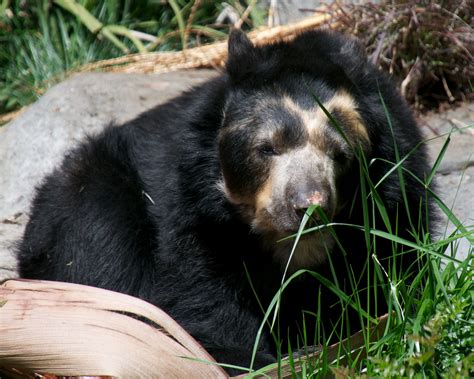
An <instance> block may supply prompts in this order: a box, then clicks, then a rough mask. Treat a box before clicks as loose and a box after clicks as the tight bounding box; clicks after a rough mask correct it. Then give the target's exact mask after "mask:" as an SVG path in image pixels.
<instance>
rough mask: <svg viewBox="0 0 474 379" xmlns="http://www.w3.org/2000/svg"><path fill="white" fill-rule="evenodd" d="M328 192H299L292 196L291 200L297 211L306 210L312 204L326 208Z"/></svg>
mask: <svg viewBox="0 0 474 379" xmlns="http://www.w3.org/2000/svg"><path fill="white" fill-rule="evenodd" d="M327 197H328V196H327V194H326V193H324V192H321V191H312V192H297V193H295V194H293V195H292V196H291V199H290V202H291V205H292V207H293V209H294V210H295V211H301V210H303V211H304V210H305V209H306V208H308V207H309V206H311V205H319V206H320V207H321V208H323V209H324V208H326V205H327V202H328V199H327Z"/></svg>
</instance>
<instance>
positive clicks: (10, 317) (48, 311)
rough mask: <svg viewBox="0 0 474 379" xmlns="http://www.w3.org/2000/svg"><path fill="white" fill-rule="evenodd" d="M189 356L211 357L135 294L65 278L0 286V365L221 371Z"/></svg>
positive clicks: (142, 372)
mask: <svg viewBox="0 0 474 379" xmlns="http://www.w3.org/2000/svg"><path fill="white" fill-rule="evenodd" d="M187 358H190V359H187ZM196 359H197V360H201V361H207V362H214V363H215V361H214V359H213V358H212V357H211V356H210V355H209V353H207V351H206V350H204V348H203V347H202V346H201V345H199V344H198V343H197V342H196V341H195V340H194V339H193V338H192V337H191V336H190V335H189V334H188V333H187V332H186V331H184V329H182V328H181V326H179V325H178V324H177V323H176V322H175V321H174V320H173V319H172V318H171V317H169V316H168V315H167V314H166V313H165V312H163V311H162V310H160V309H159V308H157V307H154V306H153V305H151V304H148V303H146V302H144V301H142V300H140V299H137V298H134V297H131V296H127V295H123V294H120V293H116V292H112V291H107V290H103V289H99V288H93V287H88V286H82V285H78V284H70V283H58V282H47V281H28V280H10V281H7V282H5V283H4V284H3V285H2V286H0V368H1V367H9V368H12V367H13V368H15V369H16V370H18V371H17V372H21V373H26V374H28V373H30V374H31V373H42V374H49V375H54V376H115V377H157V376H158V377H163V378H225V377H227V376H226V374H225V373H224V371H223V370H222V369H221V368H220V367H219V366H216V365H215V364H205V363H202V362H199V361H197V360H196ZM10 373H11V371H10Z"/></svg>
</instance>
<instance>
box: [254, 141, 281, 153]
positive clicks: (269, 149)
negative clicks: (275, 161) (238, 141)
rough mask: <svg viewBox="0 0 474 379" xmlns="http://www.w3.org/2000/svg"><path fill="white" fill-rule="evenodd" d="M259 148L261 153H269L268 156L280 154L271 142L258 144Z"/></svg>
mask: <svg viewBox="0 0 474 379" xmlns="http://www.w3.org/2000/svg"><path fill="white" fill-rule="evenodd" d="M257 150H258V151H259V153H260V154H263V155H268V156H271V155H278V152H277V151H276V149H275V148H274V147H273V146H272V145H270V144H269V143H264V144H261V145H259V146H257Z"/></svg>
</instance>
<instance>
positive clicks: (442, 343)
mask: <svg viewBox="0 0 474 379" xmlns="http://www.w3.org/2000/svg"><path fill="white" fill-rule="evenodd" d="M320 106H322V104H320ZM386 113H387V114H388V112H387V110H386ZM327 115H328V117H329V118H330V119H331V121H332V122H334V123H335V125H334V126H335V127H336V128H338V130H340V131H341V133H342V129H340V128H339V127H338V125H337V123H336V122H335V120H333V119H332V117H331V115H330V114H327ZM387 118H388V120H390V119H389V117H388V116H387ZM388 124H389V125H391V124H390V121H389V122H388ZM449 140H450V139H449V138H448V139H447V141H446V143H445V145H444V146H443V147H442V149H441V151H440V153H439V157H438V159H436V161H435V164H434V166H433V169H432V172H431V173H430V174H429V175H428V176H427V178H426V179H425V180H424V181H422V180H421V179H418V180H419V181H421V182H422V183H423V185H424V187H425V188H426V190H427V195H428V196H430V197H432V198H433V201H434V203H435V204H436V205H437V208H438V213H441V214H442V215H443V216H444V217H442V218H443V219H445V220H447V221H445V222H446V225H444V224H443V223H442V224H441V225H439V227H438V228H437V229H438V230H439V231H441V233H442V232H443V229H444V234H442V235H439V236H431V235H429V234H428V233H427V232H426V231H427V230H428V228H427V226H426V225H414V224H413V223H412V225H411V229H412V230H411V235H412V238H411V239H410V240H407V239H405V238H402V237H400V236H399V235H398V232H397V225H396V223H393V220H390V218H389V217H388V211H387V209H386V207H385V205H384V204H383V202H382V201H381V197H380V196H379V195H378V193H377V190H378V188H379V186H380V184H381V182H382V181H383V180H384V179H386V178H387V176H388V175H386V176H384V178H383V179H382V180H381V181H380V182H378V183H372V182H371V180H370V178H369V176H368V168H369V166H370V165H371V164H373V163H374V161H372V162H366V160H365V158H364V156H363V154H361V153H360V152H357V157H358V159H359V162H360V167H361V170H360V178H361V180H360V188H361V192H360V195H359V197H358V199H357V200H356V201H362V202H363V203H365V205H364V206H363V209H364V213H365V214H364V220H365V221H364V225H344V226H346V227H347V226H350V227H352V228H356V229H357V230H359V231H360V233H365V236H366V242H367V265H368V267H367V270H366V272H365V273H364V274H363V275H372V277H370V278H369V282H371V283H373V285H374V288H376V287H377V286H378V287H381V288H383V291H382V292H383V294H384V296H385V299H384V301H386V302H387V304H388V309H389V314H388V315H389V316H388V321H387V326H386V328H385V330H384V331H383V333H382V335H381V336H380V337H379V338H378V339H377V340H375V341H374V340H370V338H369V336H368V334H369V333H368V330H369V328H370V327H371V326H374V325H376V324H377V320H374V319H373V318H372V317H371V316H370V315H369V314H373V311H374V310H370V309H365V308H364V306H362V305H361V303H362V301H361V299H360V296H375V297H376V296H380V292H379V293H377V291H373V293H369V294H368V293H366V292H364V294H363V293H362V292H361V291H359V290H358V289H357V282H358V279H359V278H358V276H357V274H356V273H354V272H352V270H351V267H350V266H349V265H346V269H347V270H349V272H350V273H351V274H352V278H353V281H352V283H351V285H352V290H353V292H352V294H347V293H345V292H344V291H343V290H342V289H341V288H340V286H339V284H338V282H337V275H336V274H335V270H333V272H334V274H333V277H332V278H325V277H322V276H321V275H320V274H318V273H317V272H311V271H305V270H300V271H298V272H296V273H294V274H293V275H291V276H290V277H289V278H287V279H286V280H285V281H284V283H283V284H282V287H281V289H280V291H279V292H278V293H277V294H275V297H274V299H273V301H272V302H271V304H270V306H269V308H268V309H267V310H266V312H265V316H264V320H263V321H262V324H261V328H260V331H259V334H258V336H257V340H256V343H255V347H254V354H255V353H256V351H257V346H258V339H259V338H260V334H261V333H262V331H263V329H264V328H265V327H266V325H267V324H270V325H272V326H274V325H275V322H276V321H275V320H276V319H277V316H276V315H277V312H278V307H279V302H280V297H281V293H282V292H284V291H285V288H286V287H287V286H288V285H289V283H291V281H292V280H295V278H297V277H298V276H300V275H302V274H303V273H307V274H309V275H312V276H314V277H316V278H317V279H318V280H319V281H320V282H321V283H322V284H323V285H325V286H326V287H328V288H329V289H330V290H331V291H332V292H334V293H335V294H337V295H338V297H339V301H340V303H341V304H342V305H343V308H344V309H346V308H349V307H352V308H354V309H356V310H357V311H358V314H359V315H360V329H361V330H362V331H363V332H364V344H363V348H362V349H359V350H357V351H356V352H355V353H352V354H350V353H348V351H347V346H345V345H340V346H339V347H338V349H337V351H336V354H335V355H334V351H331V349H330V346H329V343H328V342H327V340H328V339H327V338H326V339H325V338H322V333H321V332H320V330H321V328H322V326H321V325H318V323H319V322H320V320H319V318H318V315H317V314H316V315H313V316H314V318H313V319H311V322H316V324H317V325H318V326H317V328H316V334H317V335H316V336H308V335H307V332H306V328H303V331H302V332H301V334H302V338H301V339H302V341H303V342H305V341H314V340H315V341H317V344H318V345H320V347H319V348H320V349H321V352H320V354H319V355H318V356H317V357H316V358H312V359H305V358H304V354H303V357H300V359H295V358H293V357H289V358H287V359H284V358H283V357H281V354H280V360H279V362H278V363H277V364H275V365H272V366H269V367H267V368H263V369H260V370H258V371H256V372H251V373H249V374H248V375H247V376H248V377H249V378H252V377H258V376H259V375H261V374H265V373H266V372H267V373H268V372H269V370H271V369H273V372H272V373H273V375H272V377H275V376H274V374H275V369H276V372H277V373H279V374H278V376H282V377H292V378H319V377H326V376H327V375H336V377H339V378H346V377H351V378H372V377H384V378H402V377H407V378H436V377H443V378H469V377H473V375H474V352H473V350H474V349H473V347H474V317H473V310H472V307H473V299H474V282H473V278H474V255H473V248H472V246H473V242H474V225H463V224H462V223H461V222H460V221H459V220H458V219H457V218H456V216H455V215H454V214H453V213H452V212H451V210H450V209H449V207H448V206H446V205H445V204H444V203H443V202H442V201H441V200H440V199H439V198H438V197H437V196H436V194H435V193H433V192H431V190H430V189H429V188H430V184H431V182H432V180H433V178H434V176H435V172H436V169H437V168H438V166H439V163H440V162H441V160H442V158H443V156H444V153H445V151H446V148H447V145H448V144H449ZM405 159H406V157H400V156H398V154H396V161H395V162H392V163H391V164H392V166H393V168H392V169H391V170H390V172H394V173H396V174H397V175H398V177H399V181H400V186H401V190H402V193H405V195H404V199H405V200H406V192H407V191H408V190H409V189H408V188H406V179H405V178H406V177H407V176H408V175H413V174H412V173H410V172H408V171H407V170H406V169H405V168H404V167H403V165H402V163H403V162H404V161H405ZM370 210H372V213H371V212H370ZM408 211H409V212H411V213H412V216H414V215H415V213H414V212H424V211H426V209H422V207H420V209H408ZM314 212H320V210H319V209H318V208H317V207H315V206H312V207H310V208H309V209H308V210H307V212H306V217H304V219H303V221H302V223H301V227H300V230H299V231H298V233H297V235H295V236H292V237H290V238H294V239H295V242H294V243H295V245H296V244H297V243H298V239H299V238H300V236H301V235H303V234H305V233H316V232H318V230H321V229H326V228H328V229H329V230H331V233H333V235H334V237H335V238H336V239H337V231H338V228H339V227H340V226H342V225H341V224H337V223H331V222H329V220H327V219H326V220H325V222H324V223H323V224H322V225H319V226H316V227H311V228H307V227H306V222H307V220H308V219H309V218H310V217H311V214H312V213H314ZM376 213H378V215H379V216H380V218H381V219H382V220H383V222H382V225H375V224H374V223H375V219H376V218H377V217H375V215H376ZM320 216H321V217H323V220H324V214H321V213H320ZM413 219H415V218H414V217H413ZM448 222H449V223H451V225H453V226H455V230H454V231H453V232H451V233H450V234H447V233H446V230H447V228H446V226H447V223H448ZM380 238H381V239H385V240H388V241H390V242H391V243H392V246H393V252H392V257H390V260H391V264H390V265H388V269H386V268H384V266H382V265H381V264H380V262H379V257H378V255H377V239H380ZM463 239H464V240H466V241H467V242H468V245H469V246H470V248H469V251H467V252H464V253H465V254H466V253H467V258H466V259H464V260H459V259H457V252H458V245H459V242H460V241H461V240H463ZM337 243H339V242H338V240H337ZM400 247H403V253H401V252H400V251H401V249H400ZM406 253H416V254H417V256H418V260H417V261H416V262H415V263H414V264H413V265H412V267H411V273H412V275H411V277H410V278H408V277H407V276H408V273H407V272H405V271H403V272H401V271H399V270H398V269H397V260H399V259H400V257H401V254H406ZM328 257H329V260H330V255H329V254H328ZM339 269H340V268H339ZM309 319H310V318H308V320H309ZM345 322H346V320H345V315H344V312H343V313H342V314H341V319H340V320H339V323H338V324H337V325H335V326H334V329H333V331H332V333H333V334H334V335H335V336H337V338H338V340H343V339H344V338H347V337H349V336H348V335H343V334H341V333H340V331H341V330H342V329H341V328H342V326H343V325H344V323H345ZM352 332H355V330H352ZM313 337H314V338H313ZM274 338H275V340H276V341H277V342H278V341H279V334H278V333H275V334H274ZM288 351H289V352H290V353H291V352H292V351H300V352H301V351H303V352H304V351H311V347H310V346H308V344H307V343H304V344H303V345H302V346H288ZM284 367H286V368H289V370H290V374H289V376H288V374H286V376H285V375H283V373H284V371H283V370H282V369H283V368H284Z"/></svg>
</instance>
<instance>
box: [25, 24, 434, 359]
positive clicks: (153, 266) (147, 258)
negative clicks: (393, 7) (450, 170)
mask: <svg viewBox="0 0 474 379" xmlns="http://www.w3.org/2000/svg"><path fill="white" fill-rule="evenodd" d="M275 86H277V87H278V88H283V89H285V90H288V91H289V92H290V93H293V94H296V95H299V94H301V97H302V98H306V99H308V98H309V99H311V97H308V95H307V93H308V92H310V91H314V92H315V94H316V95H317V96H318V97H319V98H320V99H322V101H323V100H324V99H325V98H328V97H330V96H331V94H332V93H333V92H334V90H337V89H340V88H344V89H345V90H346V91H347V92H348V93H350V94H351V95H352V96H353V97H354V98H355V99H356V101H357V109H358V111H359V113H360V114H361V116H362V118H363V122H364V123H365V125H366V127H367V129H368V133H369V137H370V140H371V153H370V155H368V156H367V160H368V161H370V160H371V159H372V158H374V157H377V158H383V159H387V160H389V161H392V162H394V161H395V146H394V143H393V138H392V133H391V131H390V128H389V127H388V124H387V119H386V115H385V113H384V110H383V107H382V105H381V101H380V96H382V97H383V99H384V101H385V103H386V105H387V108H388V112H389V114H390V115H391V118H392V124H393V134H394V136H395V141H396V147H397V148H398V150H399V154H400V156H401V157H404V156H405V155H406V154H407V153H409V152H410V151H411V150H412V149H414V148H415V146H416V145H417V144H418V143H419V142H420V141H421V135H420V132H419V129H418V128H417V126H416V124H415V122H414V120H413V118H412V116H411V114H410V112H409V110H408V108H407V106H406V105H405V103H404V101H403V100H402V99H401V98H400V96H399V94H398V93H397V91H396V90H395V88H394V86H393V85H392V84H391V83H390V81H389V79H388V78H387V76H386V75H384V74H382V73H380V72H378V71H377V70H376V69H375V68H374V67H372V66H371V65H370V64H368V63H367V62H366V57H365V55H364V53H363V49H362V48H361V47H360V46H359V45H358V44H357V43H356V42H354V41H352V40H348V39H347V38H345V37H342V36H339V35H335V34H331V33H327V32H319V31H315V32H308V33H305V34H303V35H301V36H299V37H297V38H296V40H294V41H293V42H289V43H284V42H282V43H277V44H273V45H269V46H264V47H261V48H257V47H253V46H252V45H251V44H250V42H249V41H248V40H247V38H246V37H245V36H244V35H242V34H241V33H238V32H234V33H233V35H232V36H231V42H230V56H229V61H228V65H227V73H225V74H223V75H221V76H219V77H218V78H216V79H213V80H211V81H209V82H207V83H205V84H203V85H201V86H199V87H197V88H195V89H193V90H192V91H190V92H188V93H185V94H183V95H182V96H180V97H178V98H176V99H174V100H172V101H170V102H168V103H166V104H164V105H161V106H158V107H157V108H155V109H153V110H151V111H149V112H146V113H144V114H142V115H141V116H139V117H138V118H137V119H135V120H133V121H130V122H128V123H126V124H125V125H123V126H121V127H111V128H108V129H107V130H106V131H104V132H103V133H102V134H101V135H99V136H97V137H93V138H90V139H89V140H88V141H86V142H85V143H83V144H82V145H81V146H80V147H79V148H77V149H76V150H74V151H72V152H71V153H70V154H69V155H68V156H67V157H66V159H65V160H64V163H63V164H62V166H61V167H60V168H59V169H58V170H56V171H55V172H53V173H52V174H51V175H50V176H48V177H47V178H46V180H45V181H44V183H43V184H42V185H41V186H40V187H39V188H38V191H37V196H36V198H35V200H34V203H33V205H32V209H31V218H30V221H29V223H28V225H27V228H26V231H25V234H24V238H23V240H22V241H21V243H20V245H19V251H18V258H19V267H20V274H21V276H22V277H24V278H40V279H49V280H58V281H68V282H75V283H83V284H87V285H92V286H97V287H102V288H107V289H111V290H115V291H119V292H123V293H127V294H130V295H134V296H137V297H140V298H142V299H145V300H147V301H149V302H151V303H153V304H156V305H157V306H159V307H160V308H162V309H163V310H165V311H166V312H167V313H168V314H169V315H171V316H172V317H173V318H174V319H175V320H176V321H177V322H179V323H180V324H181V325H182V326H183V327H184V328H185V329H186V330H187V331H188V332H189V333H191V334H192V335H193V336H194V337H195V338H196V339H197V340H198V341H200V342H201V343H202V344H203V345H204V346H205V348H206V349H208V351H209V352H210V353H211V354H213V356H214V357H215V358H216V359H217V360H218V361H220V362H226V363H232V364H237V365H241V366H248V365H249V362H250V356H251V351H252V347H253V343H254V340H255V337H256V332H257V329H258V327H259V326H260V323H261V321H262V316H263V314H262V311H261V309H260V307H259V305H258V303H257V301H256V300H255V296H254V294H253V292H252V290H251V288H250V286H249V283H248V279H247V274H246V270H247V271H248V275H249V276H250V277H251V279H252V282H253V285H254V287H255V290H256V291H257V293H258V296H259V299H260V301H261V302H262V304H263V306H264V307H265V306H267V305H268V303H269V301H270V300H271V298H272V296H273V295H274V294H275V293H276V292H277V290H278V288H279V284H280V281H281V277H282V269H281V265H280V264H278V263H276V262H274V261H273V259H272V256H271V253H270V252H269V251H267V250H265V249H263V248H262V243H261V241H260V239H261V237H260V235H259V234H258V233H255V232H253V231H252V229H251V228H250V226H249V225H248V222H247V221H246V220H245V218H243V217H242V213H241V209H239V207H238V206H235V205H233V204H231V203H230V202H229V201H228V200H227V199H226V197H225V195H224V194H223V192H222V191H221V190H220V189H219V188H218V186H217V183H218V182H219V181H220V180H222V173H221V168H222V165H221V162H220V154H222V153H220V152H219V146H218V144H219V141H218V135H219V132H220V130H221V128H223V127H225V125H226V123H228V120H227V119H226V120H224V117H226V118H231V119H232V118H238V117H240V115H239V114H238V113H239V112H243V111H242V109H245V106H246V104H245V102H246V98H248V97H247V95H248V94H255V92H256V91H263V92H265V90H270V91H271V90H272V88H273V87H275ZM304 94H306V95H304ZM296 97H298V96H296ZM226 107H227V108H226ZM225 110H227V111H225ZM223 124H224V126H223ZM250 138H251V132H249V131H247V132H243V133H241V135H240V136H239V137H238V138H236V139H234V140H232V141H228V142H229V143H231V144H232V145H233V148H236V147H239V146H240V147H241V149H240V147H239V148H238V149H237V150H236V151H240V152H241V153H240V154H235V155H232V157H231V158H227V161H226V164H228V165H239V164H240V163H242V164H243V163H244V162H245V160H246V159H247V156H248V154H247V153H246V149H247V147H248V144H249V143H250V141H249V140H248V139H250ZM229 159H230V162H229ZM352 165H353V166H352V168H351V169H350V170H348V171H347V173H346V174H345V175H344V176H343V177H342V178H341V179H340V182H339V188H340V191H341V196H347V197H348V198H353V197H354V193H357V188H358V186H359V183H360V179H359V170H358V168H357V162H353V163H352ZM390 167H391V166H389V165H387V164H384V163H383V162H381V161H376V162H375V163H374V164H372V165H371V178H372V179H373V182H374V183H375V182H377V181H378V179H380V178H381V177H382V176H383V175H384V173H385V172H386V171H387V170H388V169H389V168H390ZM404 167H405V168H406V169H408V170H410V171H411V172H413V173H414V174H415V175H416V176H418V177H420V178H423V177H424V175H425V173H426V172H427V170H428V167H427V159H426V155H425V152H424V150H423V148H422V147H421V148H419V149H418V150H416V151H415V152H414V153H413V154H412V156H411V157H410V158H409V159H407V161H406V162H405V164H404ZM234 171H235V172H236V174H235V177H233V181H234V182H236V184H235V185H239V184H240V185H242V186H244V187H245V186H246V185H247V188H249V187H248V186H251V184H249V183H247V184H246V181H248V182H252V181H253V180H256V179H255V175H257V176H258V172H257V173H254V172H252V173H251V174H249V172H246V171H245V170H243V169H241V170H240V171H239V170H234ZM242 178H244V179H242ZM405 180H406V182H407V188H408V189H409V192H408V201H409V208H410V209H411V210H412V211H413V212H412V223H414V225H418V224H419V223H420V224H422V225H425V222H426V221H427V220H425V217H424V216H422V217H421V219H420V218H419V217H418V211H417V210H418V208H419V204H420V201H421V202H422V204H425V200H424V196H425V192H424V189H423V186H422V185H420V184H419V183H418V182H417V181H415V180H413V178H411V176H409V175H405ZM255 185H256V184H255ZM379 193H380V195H381V197H382V199H383V201H384V202H385V204H386V206H387V207H388V212H389V217H390V218H391V220H392V221H394V220H395V218H396V217H398V229H399V234H400V235H401V236H403V237H405V238H408V239H411V237H410V234H409V233H408V232H407V230H408V229H409V220H408V216H407V212H406V209H405V206H404V205H403V199H402V195H401V191H400V185H399V179H398V175H397V173H396V172H395V173H394V174H392V175H391V176H390V177H389V178H388V179H387V180H385V181H384V182H383V184H382V185H381V187H380V188H379ZM356 199H357V202H356V204H355V205H352V203H351V202H349V203H348V204H347V207H346V208H345V209H343V210H342V211H341V212H340V213H339V214H338V216H337V217H336V219H335V221H338V222H349V223H355V224H363V219H362V208H361V205H360V196H356ZM397 212H398V216H396V214H397ZM378 226H379V228H380V229H384V227H383V224H382V223H381V222H379V224H378ZM336 231H337V232H338V236H339V238H340V239H341V241H342V242H343V243H346V244H347V245H346V249H347V252H348V260H349V262H350V263H351V265H352V266H353V270H354V272H356V273H358V274H360V273H363V272H364V269H365V265H366V262H367V260H368V259H369V258H368V255H367V251H366V247H365V240H364V235H363V233H362V232H360V231H355V230H353V229H351V228H345V229H343V228H336ZM377 248H378V250H377V254H378V256H379V259H381V260H383V259H384V258H386V256H385V255H391V245H390V244H386V243H385V244H384V242H383V241H382V240H380V241H379V242H378V245H377ZM331 254H332V260H333V262H334V265H335V268H336V270H337V275H338V280H339V283H340V285H341V287H349V285H348V283H349V279H348V274H347V272H346V268H345V265H344V263H343V258H342V254H340V252H339V250H338V249H334V251H333V252H332V253H331ZM415 258H416V257H409V258H405V262H404V263H405V265H406V264H407V263H411V262H413V261H414V260H415ZM244 262H245V267H246V269H244V265H243V263H244ZM308 268H309V269H314V270H315V271H317V272H318V273H319V274H321V275H323V276H325V277H327V278H329V279H330V280H332V275H331V271H330V269H329V265H328V263H327V262H326V263H323V264H321V265H319V266H317V267H308ZM361 277H362V282H361V283H360V288H365V287H366V286H367V285H368V284H367V283H364V282H363V281H364V280H365V279H366V277H367V275H361ZM319 290H321V304H320V305H319V308H320V309H321V318H322V320H323V322H324V326H325V328H326V332H329V331H330V330H331V329H332V325H333V324H334V323H335V322H337V320H338V319H339V317H340V315H341V312H342V310H341V307H340V305H338V303H337V298H336V297H335V296H334V295H333V294H332V292H331V291H329V290H327V289H326V288H325V287H324V286H322V287H321V288H320V285H319V283H318V281H317V280H315V279H314V278H312V277H311V276H310V275H306V276H304V277H302V278H300V279H299V280H297V281H295V282H294V283H293V284H292V285H291V286H290V287H289V288H288V290H287V291H286V292H285V294H286V295H285V296H284V298H283V301H282V305H281V319H280V330H281V336H282V338H283V339H286V337H287V336H288V335H289V336H290V338H296V335H297V333H298V332H297V328H296V327H295V325H296V324H295V323H296V322H297V321H298V322H300V321H301V310H302V309H307V310H310V311H316V310H317V309H318V294H319ZM348 292H349V293H350V292H351V291H348ZM361 299H362V301H365V297H364V296H362V297H361ZM378 306H379V309H378V313H381V312H383V311H384V304H383V302H381V303H380V304H378ZM348 312H349V313H350V312H351V311H350V310H349V311H348ZM349 316H350V317H352V318H355V319H356V320H357V317H356V315H354V314H352V315H351V314H349ZM312 321H313V319H311V317H308V316H306V323H307V325H306V327H307V328H309V329H308V330H309V331H310V330H311V326H312V325H311V322H312ZM354 329H358V327H357V324H356V326H353V330H352V331H354ZM288 330H289V332H288ZM312 342H313V341H312V340H311V339H310V341H308V343H312ZM294 344H295V343H294V340H293V346H294ZM285 346H286V343H285V342H284V343H283V349H285ZM275 354H276V348H275V346H274V344H273V339H272V338H271V337H270V336H269V333H268V331H266V332H265V334H264V335H263V338H262V341H261V343H260V350H259V354H258V355H257V360H256V364H255V366H262V365H264V364H266V363H269V362H272V361H274V359H275Z"/></svg>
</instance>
